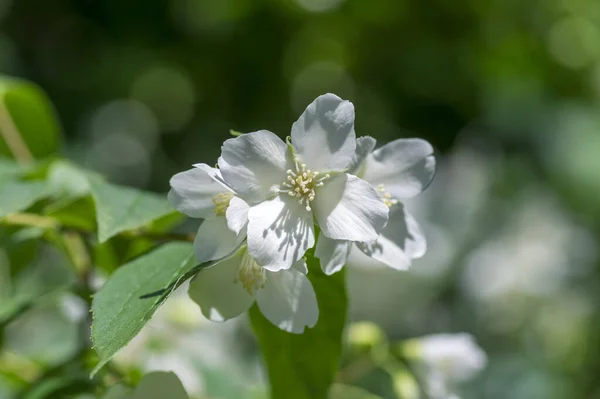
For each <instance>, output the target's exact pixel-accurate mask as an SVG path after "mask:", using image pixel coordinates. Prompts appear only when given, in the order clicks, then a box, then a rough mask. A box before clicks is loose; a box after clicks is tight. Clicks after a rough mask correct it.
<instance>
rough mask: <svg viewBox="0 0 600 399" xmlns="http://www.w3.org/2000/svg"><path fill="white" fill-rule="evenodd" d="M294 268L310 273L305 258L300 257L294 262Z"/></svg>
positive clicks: (303, 272)
mask: <svg viewBox="0 0 600 399" xmlns="http://www.w3.org/2000/svg"><path fill="white" fill-rule="evenodd" d="M292 268H294V269H296V270H298V271H299V272H300V273H302V274H304V275H306V274H308V266H306V261H305V260H304V259H300V260H299V261H298V262H296V263H294V264H293V265H292Z"/></svg>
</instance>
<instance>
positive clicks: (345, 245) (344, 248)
mask: <svg viewBox="0 0 600 399" xmlns="http://www.w3.org/2000/svg"><path fill="white" fill-rule="evenodd" d="M351 248H352V242H351V241H344V240H333V239H331V238H329V237H326V236H325V235H324V234H321V235H320V236H319V239H318V240H317V248H315V256H316V257H317V258H319V261H320V263H321V269H322V270H323V273H325V274H327V275H328V276H329V275H332V274H333V273H336V272H338V271H340V270H341V269H342V267H344V265H345V264H346V262H347V261H348V256H349V255H350V249H351Z"/></svg>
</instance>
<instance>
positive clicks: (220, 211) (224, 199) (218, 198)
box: [212, 191, 234, 216]
mask: <svg viewBox="0 0 600 399" xmlns="http://www.w3.org/2000/svg"><path fill="white" fill-rule="evenodd" d="M233 196H234V194H233V193H232V192H229V191H228V192H226V193H219V194H217V195H215V196H214V197H212V202H213V204H215V209H213V212H214V213H215V215H217V216H225V212H227V208H229V202H230V201H231V199H232V198H233Z"/></svg>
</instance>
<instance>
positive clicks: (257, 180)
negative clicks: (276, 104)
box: [219, 130, 291, 203]
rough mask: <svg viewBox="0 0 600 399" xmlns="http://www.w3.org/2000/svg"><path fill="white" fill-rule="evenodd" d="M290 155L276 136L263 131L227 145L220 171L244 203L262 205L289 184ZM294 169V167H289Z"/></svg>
mask: <svg viewBox="0 0 600 399" xmlns="http://www.w3.org/2000/svg"><path fill="white" fill-rule="evenodd" d="M288 158H289V151H288V148H287V146H286V144H285V143H284V142H283V141H281V139H280V138H279V137H277V136H276V135H275V134H273V133H271V132H269V131H266V130H260V131H258V132H254V133H246V134H242V135H241V136H239V137H236V138H233V139H229V140H226V141H225V143H223V147H222V152H221V157H220V158H219V168H220V169H221V173H222V174H223V179H224V180H225V181H226V182H227V184H229V185H230V186H231V187H232V188H233V189H234V190H235V192H236V193H237V194H238V195H239V196H240V197H241V198H243V199H244V200H246V201H248V202H250V203H253V202H258V201H262V200H264V199H265V198H267V197H268V196H270V195H272V194H273V193H275V191H274V189H275V188H277V187H279V185H280V184H281V183H282V182H283V181H285V179H286V177H287V174H286V170H287V169H288V162H291V161H290V160H289V159H288ZM289 165H291V163H289Z"/></svg>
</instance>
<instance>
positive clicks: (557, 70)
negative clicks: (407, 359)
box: [0, 0, 600, 399]
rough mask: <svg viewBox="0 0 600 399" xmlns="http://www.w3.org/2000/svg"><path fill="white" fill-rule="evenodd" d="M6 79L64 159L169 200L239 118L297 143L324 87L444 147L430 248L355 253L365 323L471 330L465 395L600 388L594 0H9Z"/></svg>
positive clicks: (359, 120)
mask: <svg viewBox="0 0 600 399" xmlns="http://www.w3.org/2000/svg"><path fill="white" fill-rule="evenodd" d="M0 73H2V74H5V75H11V76H17V77H23V78H25V79H28V80H31V81H33V82H35V83H37V84H38V85H39V86H40V87H41V88H43V89H44V90H45V91H46V92H47V93H48V95H49V97H50V99H51V100H52V102H53V103H54V105H55V107H56V110H57V113H58V115H59V117H60V120H61V122H62V125H63V128H64V143H63V152H64V154H65V155H66V156H67V157H68V158H70V159H72V160H74V161H76V162H78V163H79V164H81V165H82V166H84V167H86V168H88V169H92V170H95V171H98V172H100V173H102V174H104V175H106V176H107V177H108V178H109V179H110V180H111V181H113V182H116V183H120V184H125V185H131V186H136V187H141V188H148V189H151V190H154V191H158V192H165V191H166V190H167V189H168V181H169V178H170V177H171V176H172V175H173V174H175V173H176V172H179V171H182V170H184V169H187V168H189V167H190V165H191V164H193V163H198V162H206V163H208V164H212V163H214V162H216V158H217V157H218V155H219V152H220V145H221V143H222V142H223V140H225V139H227V138H228V137H230V136H229V129H234V130H238V131H241V132H249V131H255V130H259V129H268V130H271V131H273V132H275V133H277V134H279V135H280V136H281V137H285V136H286V135H288V134H289V132H290V127H291V123H292V122H293V121H295V119H296V118H297V117H298V116H299V114H300V113H301V112H302V111H303V110H304V108H305V107H306V105H308V104H309V103H310V102H311V101H312V100H313V99H314V98H315V97H316V96H318V95H319V94H322V93H325V92H333V93H336V94H338V95H339V96H341V97H343V98H345V99H349V100H351V101H352V102H353V103H354V105H355V108H356V132H357V135H372V136H374V137H375V138H377V139H378V142H379V143H380V144H383V143H385V142H387V141H390V140H393V139H396V138H402V137H421V138H424V139H426V140H428V141H430V142H431V143H432V144H433V146H434V147H435V149H436V153H437V160H438V167H437V176H436V179H435V180H434V182H433V184H432V185H431V187H430V188H429V189H428V190H427V191H426V192H425V193H424V194H423V195H421V196H419V197H417V198H416V199H415V200H413V201H411V203H409V204H408V206H409V208H410V209H412V210H413V212H414V213H415V214H416V216H417V220H419V222H420V223H421V224H422V225H423V228H424V230H425V232H426V235H427V237H428V243H429V245H428V246H429V251H428V253H427V254H426V255H425V257H424V258H423V259H420V260H418V261H415V262H414V267H413V269H412V270H411V271H410V272H407V273H399V272H392V271H388V270H383V269H379V268H371V269H369V268H365V266H364V264H362V263H361V262H360V260H357V261H356V262H355V263H356V265H350V266H351V268H350V269H351V271H350V272H349V276H348V277H349V288H350V292H351V304H352V305H351V307H352V318H353V320H371V321H375V322H376V323H378V324H379V325H380V326H381V327H382V328H384V329H385V331H386V332H387V334H388V335H389V336H390V337H391V338H392V339H404V338H411V337H418V336H421V335H425V334H431V333H437V332H461V331H465V332H470V333H471V334H473V335H474V336H475V337H476V339H477V341H478V343H479V344H480V345H481V346H482V347H483V349H484V350H485V351H486V352H487V354H488V357H489V362H488V366H487V367H486V369H485V370H484V371H483V372H482V373H481V374H479V375H478V377H477V378H476V379H475V380H473V381H471V382H470V383H468V384H466V385H465V386H464V387H462V391H461V392H462V394H463V396H464V397H466V398H493V399H495V398H509V399H521V398H523V399H537V398H540V399H554V398H557V399H558V398H582V399H587V398H600V383H598V375H599V374H600V307H599V306H598V305H600V297H599V295H600V289H599V288H600V263H599V260H598V250H597V248H598V242H599V241H600V107H599V100H600V2H597V1H595V0H531V1H520V0H488V1H480V0H456V1H445V0H430V1H418V0H371V1H367V0H264V1H259V0H218V1H217V0H129V1H123V0H103V1H98V0H53V1H47V0H13V1H10V0H8V1H7V0H0ZM361 265H362V267H361ZM67 302H68V301H67ZM61 306H62V305H61ZM50 310H51V311H52V312H57V311H58V308H56V309H54V308H52V309H50ZM50 310H49V311H50ZM71 313H72V312H71ZM46 314H47V313H46ZM71 316H72V315H71ZM63 317H64V316H63ZM167 319H168V318H167ZM52 320H54V322H56V320H58V319H56V318H52ZM26 322H27V320H16V321H15V322H14V323H13V324H12V325H11V326H9V327H8V328H7V330H6V331H5V332H4V335H5V337H4V338H5V339H4V341H5V343H6V342H8V343H10V341H11V337H13V338H14V334H12V335H11V331H19V330H18V328H19V326H18V325H15V323H26ZM184 324H185V323H184ZM204 324H206V323H204ZM204 324H203V325H204ZM188 327H189V326H188ZM11 328H12V330H11ZM206 328H209V327H206ZM210 328H212V327H210ZM228 328H229V327H228ZM236 328H238V329H241V330H242V332H241V333H240V332H238V333H236V334H238V335H239V334H241V336H242V337H245V336H247V335H248V333H247V332H246V333H244V332H243V331H245V330H244V328H245V327H243V326H241V327H240V326H237V327H236ZM217 331H218V330H217ZM77 333H78V332H77V331H71V330H69V332H68V334H71V335H76V334H77ZM65 334H67V333H60V335H61V336H62V337H64V336H65ZM207 334H208V333H207ZM212 334H214V332H213V333H212ZM232 334H233V333H232ZM244 334H245V335H244ZM217 335H218V334H217ZM238 335H235V337H237V338H232V342H238V343H239V342H240V340H242V342H244V345H246V344H247V343H246V341H243V338H240V337H239V336H238ZM66 336H68V335H66ZM163 339H166V338H163ZM204 339H205V340H208V341H207V342H209V343H213V342H215V341H214V340H215V338H214V337H213V335H210V334H208V335H206V336H205V338H204ZM220 339H221V340H222V339H223V337H222V336H220ZM159 341H160V340H159ZM224 342H225V341H224ZM44 345H49V347H55V346H56V344H44ZM188 345H189V344H188ZM215 345H217V344H215ZM17 346H18V345H17ZM150 346H151V347H153V348H154V349H156V348H157V347H161V345H160V342H158V343H157V342H156V340H155V341H154V343H153V344H152V345H150ZM209 346H210V345H209ZM222 346H223V348H226V347H227V348H228V349H227V352H228V353H229V352H231V351H232V349H231V347H228V346H227V344H226V343H224V344H223V345H222ZM242 346H243V345H242ZM217 347H218V346H217ZM243 347H244V348H246V347H245V346H243ZM13 349H14V348H13ZM67 349H68V348H67ZM67 349H65V350H67ZM246 349H247V348H246ZM246 349H244V350H241V349H240V350H239V351H237V352H239V353H235V354H233V355H232V356H234V357H235V356H246V357H250V356H253V355H254V354H255V353H254V352H253V351H252V350H246ZM183 350H184V351H186V350H188V351H189V346H187V347H186V348H184V349H183ZM223 350H225V349H223ZM26 352H27V350H25V351H24V352H23V351H22V352H21V353H26ZM7 353H8V352H7ZM7 353H5V356H8V355H7ZM173 353H175V352H173ZM38 355H39V354H36V356H38ZM54 355H55V354H53V353H51V352H49V353H47V354H43V356H45V357H44V359H46V360H47V359H48V358H52V356H54ZM213 355H214V356H215V357H216V358H219V356H220V355H218V351H217V354H213ZM39 356H42V355H39ZM172 356H175V355H172ZM25 357H26V356H25ZM175 357H176V356H175ZM46 360H44V361H46ZM13 361H14V359H13ZM19 361H23V359H21V360H19ZM27 361H30V360H27ZM140 361H141V360H140ZM155 362H158V364H159V365H166V364H168V363H165V362H166V361H165V362H162V363H161V361H156V359H155ZM236 362H237V361H236ZM50 363H52V362H50ZM191 363H193V362H191ZM191 363H190V364H188V366H185V367H187V370H191V371H190V373H191V374H192V376H191V377H190V379H191V378H192V377H194V375H193V374H194V373H195V371H193V370H194V367H193V365H191ZM234 363H235V362H234ZM219 364H220V363H219ZM235 364H238V363H235ZM185 367H184V369H185ZM205 368H206V367H205V366H202V367H199V369H201V370H203V371H202V372H203V373H208V374H210V373H213V374H210V375H211V376H210V378H209V377H206V376H205V379H208V380H210V381H213V382H214V381H215V379H216V380H218V379H219V378H221V380H222V381H221V386H223V385H227V384H226V381H227V378H222V377H215V375H216V374H214V371H210V370H213V369H214V367H212V366H211V367H208V368H207V369H205ZM225 369H227V368H225ZM245 370H246V371H240V374H241V375H246V376H252V375H253V373H254V372H255V370H254V369H253V368H252V367H248V369H245ZM248 370H251V371H248ZM252 370H254V371H252ZM180 378H182V380H184V383H186V381H185V377H184V376H181V375H180ZM240 378H241V377H240ZM247 378H250V379H252V378H255V377H247ZM223 381H225V382H223ZM352 383H356V384H358V385H363V386H366V387H368V388H369V389H370V390H372V391H373V392H375V393H378V394H380V395H382V396H384V397H393V396H386V395H389V392H388V391H387V390H386V388H384V387H383V386H384V385H385V381H383V380H378V379H377V378H376V377H372V378H371V379H368V378H367V379H364V380H361V381H352ZM208 385H210V384H208ZM208 385H206V382H205V384H204V385H202V387H206V386H208ZM189 386H190V385H189V384H188V385H187V387H188V388H189ZM202 387H200V388H198V390H199V391H201V389H203V388H202ZM1 395H2V391H1V390H0V396H1ZM227 395H230V396H227ZM236 395H238V394H237V393H228V394H223V396H219V394H216V395H215V396H214V397H217V398H221V397H223V398H228V397H238V396H236Z"/></svg>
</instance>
